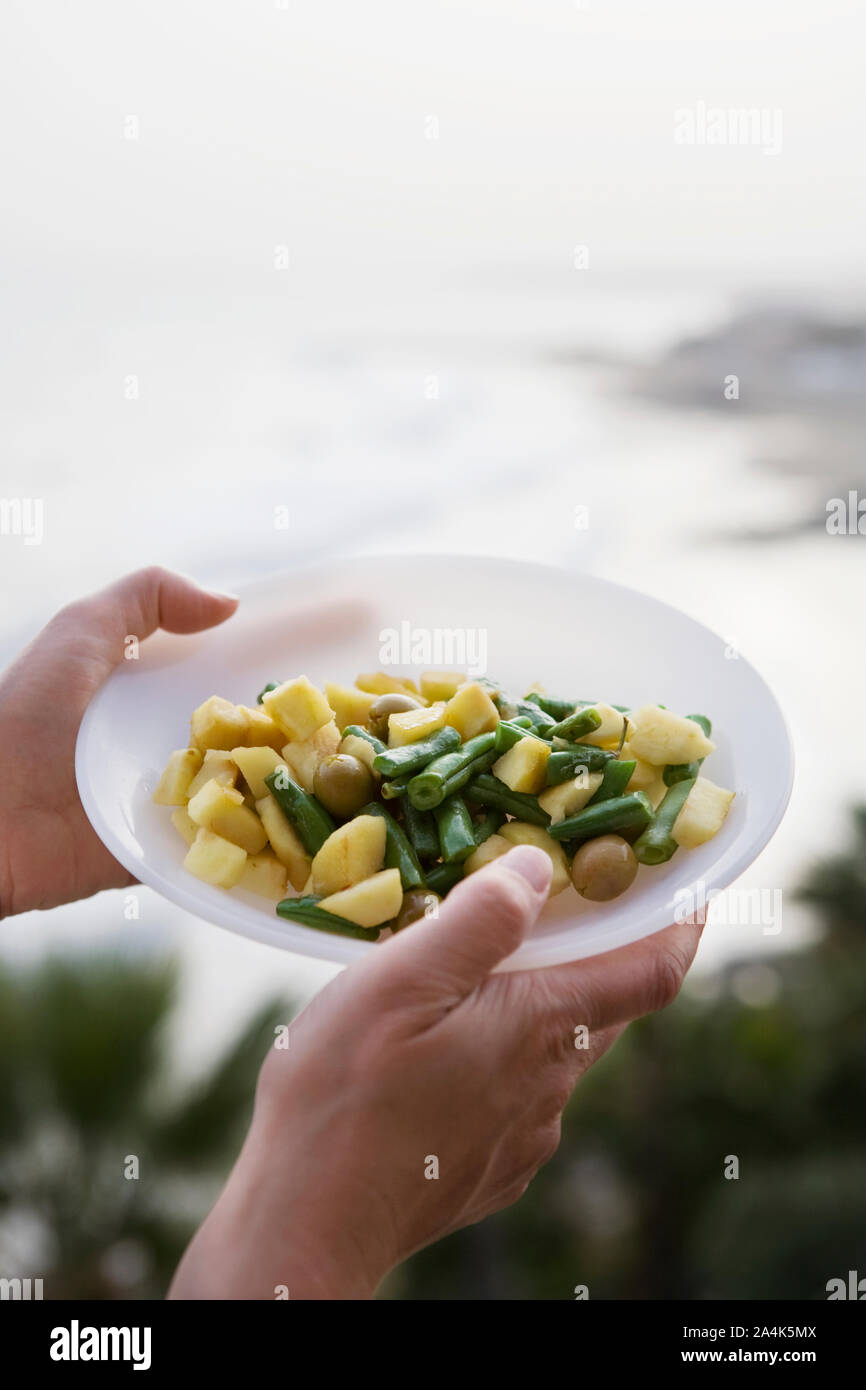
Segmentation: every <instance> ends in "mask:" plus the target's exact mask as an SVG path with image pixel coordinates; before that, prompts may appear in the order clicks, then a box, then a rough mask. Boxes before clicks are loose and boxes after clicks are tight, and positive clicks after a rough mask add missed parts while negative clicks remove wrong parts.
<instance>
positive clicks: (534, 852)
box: [364, 845, 551, 1002]
mask: <svg viewBox="0 0 866 1390" xmlns="http://www.w3.org/2000/svg"><path fill="white" fill-rule="evenodd" d="M550 875H551V863H550V858H549V856H548V855H546V854H545V853H544V850H542V849H538V848H536V847H535V846H533V845H519V846H517V847H516V848H515V849H512V850H509V852H508V854H504V855H502V857H501V858H499V859H496V860H494V861H493V863H492V864H488V865H486V867H485V868H483V869H479V871H478V872H477V873H474V874H472V875H470V877H469V878H467V879H465V880H464V881H463V883H460V884H458V885H457V887H456V888H454V889H453V891H452V892H451V893H449V895H448V900H447V902H445V903H443V905H442V907H441V908H440V909H439V911H438V912H437V914H436V915H435V916H431V917H428V918H425V919H424V920H423V921H420V922H416V923H414V924H413V925H412V926H411V927H407V928H406V930H405V931H402V932H400V933H399V935H397V936H395V937H394V938H393V940H391V941H388V942H387V943H386V944H385V945H384V946H383V947H382V949H381V950H380V951H377V952H375V954H373V955H371V957H370V958H368V962H369V971H370V976H371V977H372V979H373V980H374V981H375V983H376V984H377V986H378V987H379V988H382V987H384V988H385V989H386V990H387V991H388V993H389V994H390V993H391V992H392V990H393V992H394V995H395V998H396V1001H399V1000H400V999H403V1000H405V999H406V998H407V997H409V996H411V997H412V998H413V999H415V1000H417V999H418V996H419V994H421V995H425V996H427V997H435V998H436V999H437V1001H441V1000H444V999H450V1000H451V1001H452V1002H456V1001H457V1000H458V999H463V998H465V997H466V995H467V994H470V993H471V992H472V990H473V989H475V987H476V986H477V985H479V984H481V982H482V980H484V979H486V977H487V976H488V975H489V974H490V971H491V970H492V969H493V967H494V966H496V965H498V964H499V963H500V961H503V960H505V958H506V956H510V955H511V954H512V952H513V951H516V950H517V947H518V946H519V945H520V943H521V941H522V940H523V938H524V937H525V936H526V934H527V932H528V931H529V930H530V928H531V927H532V926H533V925H534V924H535V922H536V920H537V918H538V915H539V913H540V912H541V909H542V907H543V906H544V904H545V902H546V900H547V890H548V888H549V887H550ZM368 962H365V963H364V964H365V966H366V965H367V964H368Z"/></svg>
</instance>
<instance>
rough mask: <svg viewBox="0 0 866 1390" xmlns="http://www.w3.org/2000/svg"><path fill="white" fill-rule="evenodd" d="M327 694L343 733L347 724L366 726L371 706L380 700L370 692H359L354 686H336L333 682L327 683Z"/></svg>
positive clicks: (338, 725)
mask: <svg viewBox="0 0 866 1390" xmlns="http://www.w3.org/2000/svg"><path fill="white" fill-rule="evenodd" d="M325 694H326V696H327V698H328V704H329V705H330V706H331V709H332V710H333V711H334V718H335V719H336V721H337V728H338V729H339V730H340V732H341V733H342V732H343V730H344V729H345V727H346V725H347V724H366V723H367V720H368V719H369V718H370V706H371V705H372V704H373V702H374V701H375V700H376V699H377V698H378V697H377V696H376V695H373V694H371V693H370V691H368V690H359V689H358V688H357V686H352V685H335V684H334V683H333V682H332V681H325Z"/></svg>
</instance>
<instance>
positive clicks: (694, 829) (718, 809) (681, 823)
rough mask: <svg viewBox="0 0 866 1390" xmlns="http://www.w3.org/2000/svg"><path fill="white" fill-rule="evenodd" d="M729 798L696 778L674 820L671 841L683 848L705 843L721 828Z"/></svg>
mask: <svg viewBox="0 0 866 1390" xmlns="http://www.w3.org/2000/svg"><path fill="white" fill-rule="evenodd" d="M677 761H678V762H679V761H683V760H682V759H677ZM733 799H734V793H733V792H729V791H726V790H725V788H724V787H717V786H716V784H715V782H711V781H710V780H709V778H708V777H699V778H698V780H697V781H696V782H695V785H694V786H693V787H692V789H691V791H690V792H689V794H688V796H687V797H686V802H685V805H684V806H683V809H682V810H681V811H680V813H679V815H678V816H677V818H676V820H675V821H674V828H673V830H672V831H671V835H672V838H673V839H674V840H676V842H677V844H678V845H680V846H681V847H682V848H683V849H696V848H697V846H698V845H703V844H705V843H706V842H707V840H711V839H712V838H713V836H714V835H715V834H716V833H717V832H718V831H719V830H720V829H721V828H722V825H723V823H724V819H725V816H726V815H727V814H728V808H729V807H730V804H731V802H732V801H733Z"/></svg>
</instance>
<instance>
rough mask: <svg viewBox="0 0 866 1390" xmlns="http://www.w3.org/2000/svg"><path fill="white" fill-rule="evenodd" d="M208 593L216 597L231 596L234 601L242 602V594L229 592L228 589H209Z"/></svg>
mask: <svg viewBox="0 0 866 1390" xmlns="http://www.w3.org/2000/svg"><path fill="white" fill-rule="evenodd" d="M208 593H211V594H213V596H214V598H230V599H231V600H232V603H240V594H232V593H229V591H228V589H209V590H208Z"/></svg>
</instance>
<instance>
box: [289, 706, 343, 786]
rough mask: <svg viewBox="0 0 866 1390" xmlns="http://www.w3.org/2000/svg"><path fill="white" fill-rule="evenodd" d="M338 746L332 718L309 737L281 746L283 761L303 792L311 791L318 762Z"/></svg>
mask: <svg viewBox="0 0 866 1390" xmlns="http://www.w3.org/2000/svg"><path fill="white" fill-rule="evenodd" d="M339 747H340V731H339V729H338V728H337V725H336V723H335V721H334V720H333V719H332V720H331V721H330V723H328V724H323V725H322V727H321V728H320V729H317V730H316V732H315V733H314V734H311V735H310V737H309V738H305V739H302V740H301V741H300V742H299V743H287V744H286V745H285V747H284V748H283V761H284V762H285V763H286V765H287V766H288V769H289V772H290V773H291V775H292V777H293V778H294V780H295V781H296V782H297V784H298V786H299V787H303V789H304V791H305V792H311V791H312V790H313V779H314V778H315V776H316V768H317V767H318V766H319V763H320V762H321V761H322V759H323V758H327V757H329V756H330V755H331V753H336V751H337V749H338V748H339Z"/></svg>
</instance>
